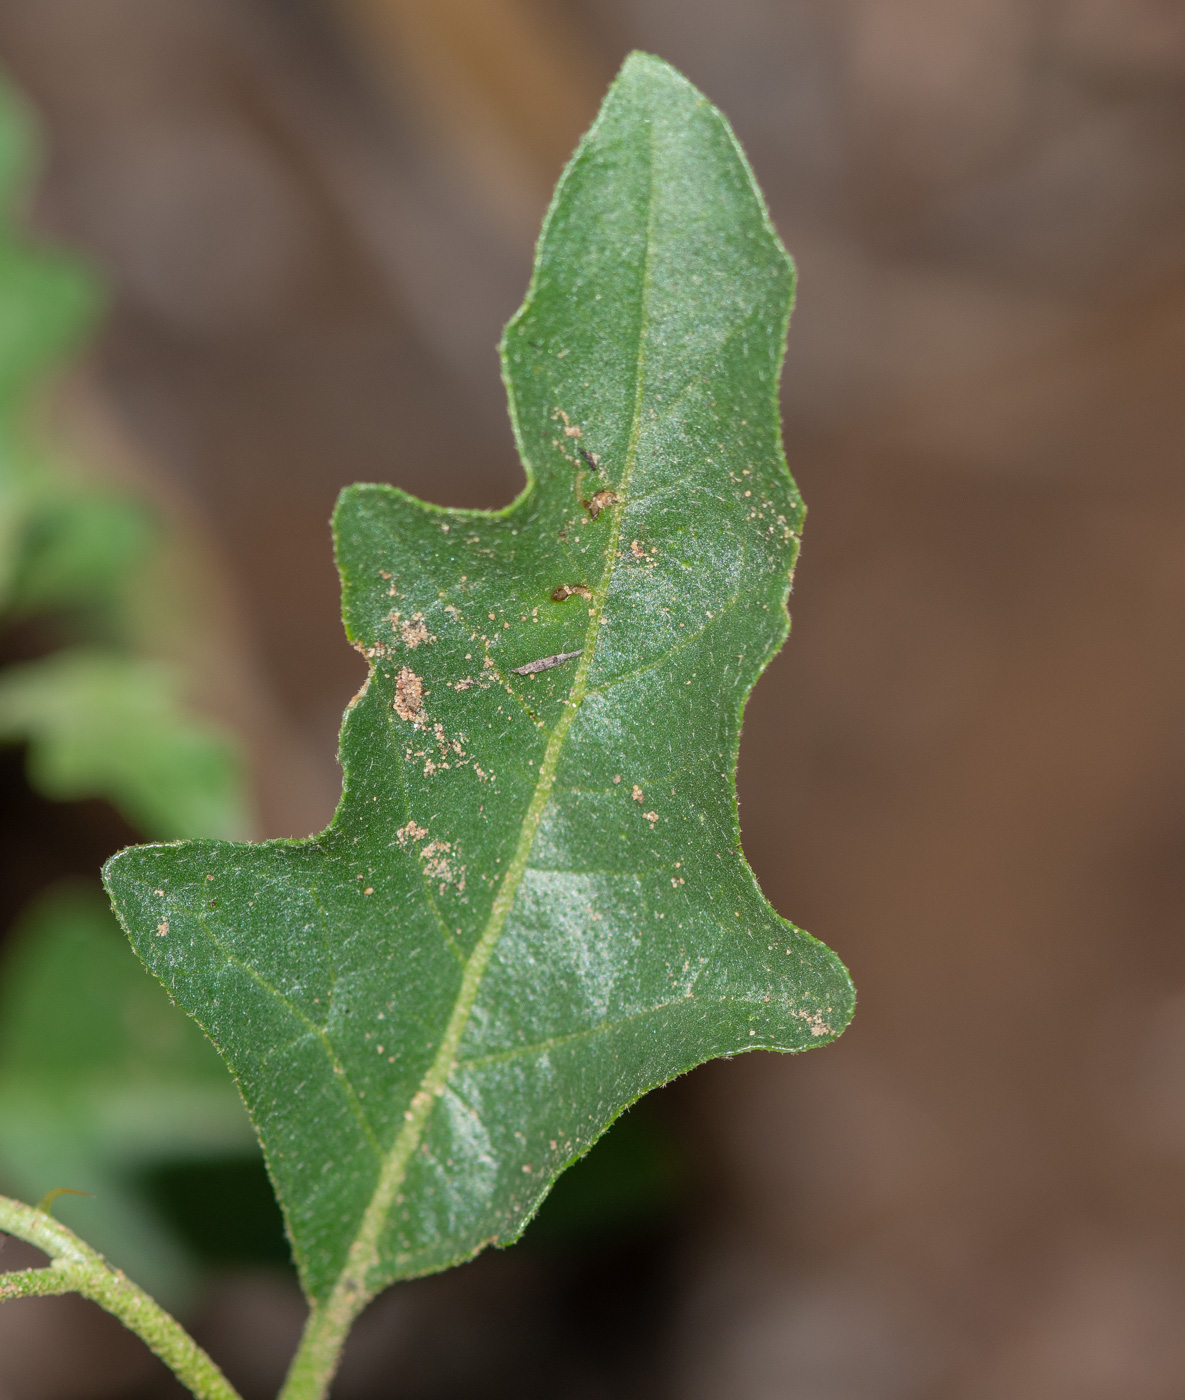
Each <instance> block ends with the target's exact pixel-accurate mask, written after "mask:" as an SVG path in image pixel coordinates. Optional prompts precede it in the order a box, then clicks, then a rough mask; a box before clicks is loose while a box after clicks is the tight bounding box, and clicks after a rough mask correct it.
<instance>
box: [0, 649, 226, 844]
mask: <svg viewBox="0 0 1185 1400" xmlns="http://www.w3.org/2000/svg"><path fill="white" fill-rule="evenodd" d="M0 739H7V740H9V741H10V742H25V743H27V744H28V746H29V779H30V781H31V782H32V783H33V785H34V786H35V787H36V788H37V789H38V791H39V792H41V793H43V794H44V795H45V796H46V797H49V798H52V799H55V800H57V801H63V802H64V801H71V800H75V799H78V798H83V797H105V798H107V799H108V800H109V801H110V802H112V803H114V805H115V806H117V807H118V808H119V809H120V811H122V812H123V813H124V815H125V816H126V817H127V818H128V820H129V821H130V822H131V823H132V824H133V825H134V826H137V827H139V829H140V830H141V831H143V832H145V833H147V834H151V835H154V836H159V837H163V838H166V839H169V838H173V837H179V836H195V835H198V834H199V833H200V834H202V835H207V836H213V835H220V836H227V837H231V836H234V835H241V834H242V833H243V832H244V831H245V829H246V827H247V803H246V795H245V792H244V785H243V779H242V772H241V763H240V762H239V759H238V755H237V754H236V752H235V750H234V748H233V747H232V745H231V744H230V742H229V741H228V739H227V738H226V736H225V735H224V734H222V733H221V732H219V731H218V730H216V729H215V728H214V727H213V726H212V725H208V724H204V723H202V722H201V721H199V720H196V719H194V718H193V717H192V716H190V715H189V714H187V713H186V711H185V710H184V709H183V708H182V706H181V704H180V702H179V700H178V697H177V678H176V677H175V675H174V673H173V672H172V670H171V669H170V668H169V667H167V666H165V665H164V664H163V663H160V662H153V661H141V660H137V659H133V658H130V657H125V656H119V655H115V654H111V653H102V652H96V651H89V650H83V649H81V648H79V649H75V650H71V651H62V652H58V653H56V654H55V655H53V656H48V657H45V658H44V659H43V660H40V661H30V662H27V663H25V664H24V665H22V666H12V667H10V668H8V669H7V670H5V671H3V672H0Z"/></svg>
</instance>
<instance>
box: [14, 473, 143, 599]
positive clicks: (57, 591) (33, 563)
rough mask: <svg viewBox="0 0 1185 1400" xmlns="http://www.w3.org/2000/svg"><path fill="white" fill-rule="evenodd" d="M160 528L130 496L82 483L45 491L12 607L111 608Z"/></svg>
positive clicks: (34, 513) (29, 527)
mask: <svg viewBox="0 0 1185 1400" xmlns="http://www.w3.org/2000/svg"><path fill="white" fill-rule="evenodd" d="M155 533H156V529H155V522H154V520H153V517H152V513H151V512H150V511H149V510H148V508H147V507H146V506H145V505H144V504H143V503H142V502H141V501H137V500H134V499H133V498H131V497H129V496H120V495H116V494H115V493H114V492H111V491H104V490H96V489H93V488H91V489H88V488H78V487H75V488H73V489H69V490H66V489H59V490H56V491H53V492H43V493H42V495H41V498H40V499H34V500H33V501H32V503H31V508H30V511H29V517H28V520H27V522H26V526H25V532H24V537H23V540H22V548H21V557H20V560H19V562H18V564H17V566H16V568H15V569H14V571H13V578H12V598H11V603H12V606H13V607H14V608H16V609H18V610H20V611H21V612H26V613H28V612H35V611H44V610H47V609H50V608H71V607H73V608H78V607H80V606H81V607H82V608H84V609H86V610H87V611H89V612H91V613H92V614H93V613H94V612H95V611H96V610H98V611H103V610H105V608H106V606H107V605H108V604H109V602H110V600H111V599H113V598H114V597H116V596H118V594H119V593H120V592H121V590H122V587H123V585H124V583H125V582H126V581H127V579H128V576H129V574H131V572H132V571H133V570H134V569H135V568H136V567H137V566H138V565H140V564H142V563H143V562H144V560H145V558H146V557H147V555H148V552H149V550H150V548H151V546H152V543H153V539H154V536H155Z"/></svg>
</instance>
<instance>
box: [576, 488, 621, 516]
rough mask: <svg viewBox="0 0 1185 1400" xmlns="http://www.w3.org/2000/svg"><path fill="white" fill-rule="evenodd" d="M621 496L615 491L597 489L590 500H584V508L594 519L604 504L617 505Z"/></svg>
mask: <svg viewBox="0 0 1185 1400" xmlns="http://www.w3.org/2000/svg"><path fill="white" fill-rule="evenodd" d="M620 501H621V497H620V496H619V495H618V494H617V492H616V491H598V492H597V493H596V495H595V496H594V497H593V498H592V500H591V501H585V502H584V508H585V510H586V511H588V513H589V515H591V516H592V518H593V519H594V520H595V519H596V518H597V516H598V515H600V513H601V512H602V511H603V510H604V509H605V508H606V506H615V505H618V504H619V503H620Z"/></svg>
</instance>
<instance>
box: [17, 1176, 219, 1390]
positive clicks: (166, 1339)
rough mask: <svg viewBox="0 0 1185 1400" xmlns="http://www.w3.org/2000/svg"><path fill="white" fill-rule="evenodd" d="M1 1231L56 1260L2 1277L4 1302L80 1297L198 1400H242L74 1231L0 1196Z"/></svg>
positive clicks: (176, 1327)
mask: <svg viewBox="0 0 1185 1400" xmlns="http://www.w3.org/2000/svg"><path fill="white" fill-rule="evenodd" d="M0 1230H4V1231H7V1233H8V1234H10V1235H16V1237H17V1238H18V1239H22V1240H25V1241H26V1242H27V1243H29V1244H33V1245H36V1246H37V1248H38V1249H42V1250H44V1251H45V1253H46V1254H48V1255H49V1257H50V1258H51V1259H52V1260H53V1262H52V1263H51V1264H50V1266H49V1267H48V1268H45V1269H23V1270H20V1271H18V1272H15V1273H9V1274H0V1300H2V1299H5V1298H33V1297H45V1296H47V1295H51V1294H58V1293H81V1294H82V1296H83V1297H84V1298H90V1299H91V1300H92V1302H95V1303H98V1305H99V1306H100V1307H101V1308H104V1309H105V1310H106V1311H107V1312H109V1313H111V1314H112V1316H114V1317H117V1318H119V1320H120V1322H122V1323H123V1325H124V1326H125V1327H126V1328H127V1329H128V1330H129V1331H131V1332H135V1334H136V1335H137V1336H138V1337H139V1338H140V1339H141V1341H143V1342H144V1343H145V1344H146V1345H147V1346H148V1347H150V1348H151V1349H152V1350H153V1351H154V1352H155V1353H156V1354H157V1356H159V1357H160V1359H161V1360H162V1361H163V1362H164V1363H165V1365H166V1366H167V1367H168V1368H169V1370H170V1371H172V1372H173V1374H174V1375H175V1376H176V1377H177V1379H178V1380H179V1381H180V1382H181V1383H182V1385H184V1386H185V1387H186V1388H187V1389H188V1390H190V1391H191V1392H192V1393H193V1394H194V1395H195V1396H196V1397H197V1400H240V1397H239V1394H238V1392H237V1391H236V1390H235V1388H234V1387H233V1386H232V1385H231V1383H230V1382H229V1381H228V1380H227V1379H226V1377H225V1376H224V1375H223V1374H222V1372H221V1371H220V1370H219V1369H218V1367H217V1366H216V1365H215V1364H214V1362H213V1361H211V1359H210V1358H209V1357H208V1356H207V1355H206V1353H205V1352H204V1351H203V1350H202V1349H201V1347H200V1346H198V1344H197V1343H196V1342H195V1341H194V1340H193V1338H192V1337H191V1336H190V1335H189V1333H188V1332H186V1330H185V1329H184V1328H183V1327H182V1326H181V1324H180V1323H179V1322H177V1321H176V1320H175V1319H174V1318H172V1317H170V1316H169V1314H168V1313H167V1312H165V1310H164V1309H163V1308H162V1307H161V1306H160V1304H159V1303H156V1302H154V1301H153V1300H152V1299H151V1298H150V1297H149V1296H148V1294H147V1293H145V1292H144V1290H143V1289H142V1288H137V1287H136V1285H135V1284H134V1283H132V1282H131V1280H130V1279H129V1278H128V1277H127V1276H126V1275H125V1274H124V1273H123V1272H122V1271H121V1270H119V1269H113V1268H112V1267H111V1265H110V1264H108V1263H107V1261H106V1259H104V1258H103V1256H102V1255H101V1254H99V1253H98V1251H97V1250H94V1249H92V1248H91V1247H90V1245H88V1244H84V1243H83V1242H82V1240H80V1239H79V1238H78V1236H77V1235H76V1234H74V1232H73V1231H72V1230H67V1229H66V1227H65V1226H64V1225H61V1224H59V1223H58V1221H56V1220H54V1219H53V1217H52V1216H50V1215H47V1214H46V1213H45V1212H44V1211H40V1210H34V1209H33V1207H32V1206H26V1205H22V1204H21V1202H20V1201H13V1200H9V1198H8V1197H7V1196H0Z"/></svg>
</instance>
